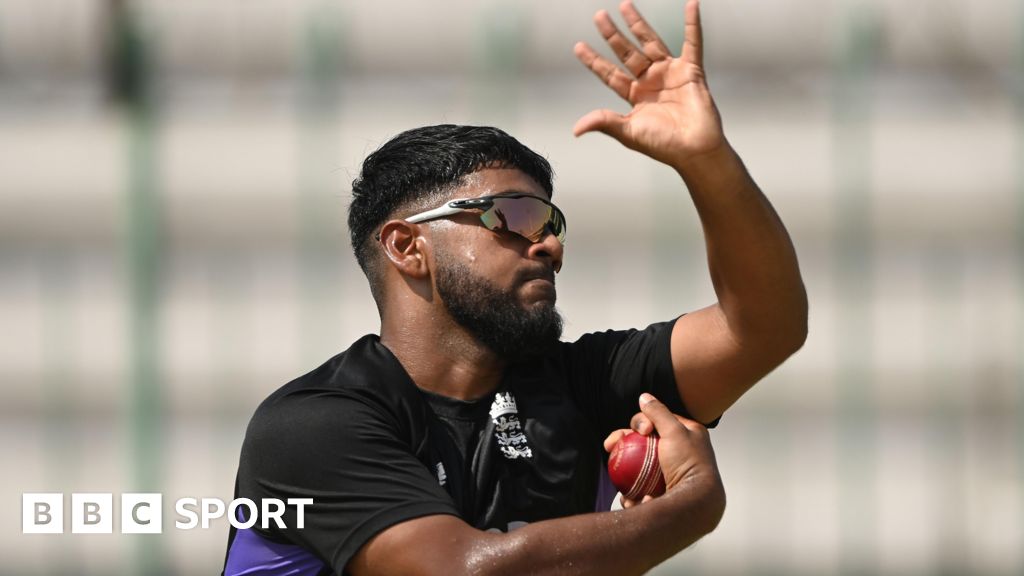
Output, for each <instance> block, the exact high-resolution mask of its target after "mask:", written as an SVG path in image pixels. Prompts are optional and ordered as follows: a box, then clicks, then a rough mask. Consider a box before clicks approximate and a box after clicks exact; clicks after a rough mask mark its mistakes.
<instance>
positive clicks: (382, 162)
mask: <svg viewBox="0 0 1024 576" xmlns="http://www.w3.org/2000/svg"><path fill="white" fill-rule="evenodd" d="M482 168H517V169H519V170H522V171H523V172H524V173H525V174H527V175H528V176H530V177H531V178H533V179H534V180H535V181H536V182H537V184H539V185H540V186H541V187H542V188H543V189H544V191H545V192H547V193H548V196H550V195H551V193H552V187H551V179H552V175H553V174H552V171H551V164H549V163H548V161H547V160H545V159H544V157H543V156H541V155H539V154H537V153H536V152H534V151H533V150H530V149H529V148H527V147H526V146H524V145H523V144H522V143H520V142H519V141H518V140H516V139H515V138H513V137H511V136H509V135H508V134H506V133H505V132H503V131H501V130H499V129H497V128H492V127H489V126H457V125H454V124H441V125H438V126H424V127H422V128H414V129H412V130H407V131H405V132H402V133H401V134H399V135H398V136H395V137H394V138H392V139H391V140H389V141H387V142H386V143H385V144H384V145H383V146H381V147H380V148H378V149H377V150H376V151H374V152H373V153H372V154H370V155H369V156H367V157H366V160H364V161H363V167H362V170H361V171H360V173H359V177H358V178H356V179H355V181H353V182H352V203H351V204H350V205H349V208H348V228H349V234H350V235H351V238H352V250H353V251H354V252H355V255H356V260H357V261H358V262H359V267H360V268H362V269H363V272H364V273H365V274H366V276H367V278H368V279H369V280H370V288H371V290H372V291H373V293H374V296H375V297H376V296H377V286H375V284H376V278H375V276H376V274H375V273H374V271H373V260H374V259H373V258H372V248H373V242H372V240H373V239H374V237H375V236H376V232H377V229H378V228H379V227H380V226H381V225H383V224H384V223H385V222H387V221H388V220H389V219H391V218H392V217H393V215H394V214H395V213H396V212H398V211H399V210H402V209H405V208H408V207H410V206H413V205H418V204H423V203H424V201H425V200H432V201H433V200H435V199H437V200H438V201H440V198H439V197H440V196H441V195H443V194H446V193H448V192H450V191H451V189H452V188H454V187H456V186H458V185H459V184H460V183H461V181H462V179H463V177H465V176H467V175H469V174H472V173H473V172H476V171H477V170H480V169H482ZM425 208H426V207H425Z"/></svg>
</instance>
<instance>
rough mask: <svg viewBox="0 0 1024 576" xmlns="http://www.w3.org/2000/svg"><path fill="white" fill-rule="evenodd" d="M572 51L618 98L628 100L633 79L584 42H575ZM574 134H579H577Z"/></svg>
mask: <svg viewBox="0 0 1024 576" xmlns="http://www.w3.org/2000/svg"><path fill="white" fill-rule="evenodd" d="M573 53H574V54H576V58H577V59H579V61H580V62H582V63H583V65H584V66H586V67H587V68H590V71H591V72H593V73H594V75H595V76H597V77H598V78H600V79H601V81H602V82H604V83H605V84H606V85H607V86H608V87H609V88H611V89H612V90H614V91H615V93H616V94H618V95H619V97H620V98H622V99H623V100H629V87H630V86H631V85H632V84H633V79H632V78H630V77H629V75H628V74H626V73H625V72H623V71H622V70H621V69H619V67H618V66H616V65H615V64H612V63H611V62H609V61H608V60H606V59H605V58H602V57H601V55H600V54H598V53H597V52H595V51H594V49H593V48H591V47H590V45H588V44H587V43H586V42H577V43H576V46H575V47H574V48H573ZM576 135H577V136H579V134H576Z"/></svg>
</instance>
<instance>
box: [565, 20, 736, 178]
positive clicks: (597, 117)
mask: <svg viewBox="0 0 1024 576" xmlns="http://www.w3.org/2000/svg"><path fill="white" fill-rule="evenodd" d="M619 10H620V11H621V12H622V17H623V18H624V19H625V21H626V24H627V25H628V26H629V30H630V31H631V32H632V33H633V35H634V36H635V37H636V39H637V40H638V41H639V43H640V46H639V47H638V46H637V45H636V44H635V43H633V41H632V40H630V39H629V38H627V37H626V36H624V35H623V34H622V33H621V32H620V31H619V29H618V27H616V26H615V24H614V23H613V22H612V19H611V17H610V16H609V15H608V12H607V11H605V10H601V11H599V12H598V13H597V14H595V15H594V24H595V25H596V26H597V29H598V31H599V32H600V33H601V35H602V36H603V37H604V39H605V40H606V41H607V42H608V45H609V46H610V47H611V49H612V51H614V52H615V54H616V56H618V58H619V60H620V61H621V62H622V66H623V67H624V68H625V70H623V68H620V67H619V66H617V65H615V64H613V63H612V62H610V61H608V60H607V59H605V58H603V57H601V56H600V55H598V54H597V52H595V51H594V49H593V48H591V47H590V46H589V45H588V44H587V43H586V42H578V43H577V44H576V47H575V49H574V52H575V53H576V57H577V58H579V60H580V62H582V63H583V64H584V65H585V66H586V67H587V68H589V69H590V70H591V71H592V72H593V73H594V74H596V75H597V77H598V78H600V79H601V81H602V82H604V83H605V84H606V85H607V86H608V87H609V88H611V89H612V90H613V91H614V92H615V93H616V94H618V95H619V96H620V97H622V98H623V99H624V100H626V101H627V102H629V103H630V104H631V105H632V106H633V109H632V110H631V111H630V112H629V113H627V114H625V115H623V114H619V113H617V112H615V111H613V110H608V109H601V110H593V111H591V112H589V113H587V114H586V115H584V116H583V117H582V118H580V119H579V120H578V121H577V122H576V125H575V126H574V127H573V134H575V135H576V136H579V135H581V134H585V133H587V132H593V131H597V132H604V133H605V134H608V135H609V136H611V137H612V138H615V139H616V140H618V141H619V142H621V143H622V144H623V145H624V146H626V147H627V148H630V149H632V150H636V151H638V152H641V153H643V154H646V155H648V156H650V157H652V158H654V159H655V160H658V161H661V162H664V163H666V164H668V165H670V166H673V167H674V168H676V169H678V170H682V169H684V168H685V166H686V165H687V163H689V162H690V161H692V160H694V159H695V158H697V157H699V156H702V155H705V154H709V153H713V152H716V151H718V150H719V149H720V148H722V146H723V144H724V143H725V138H724V136H723V134H722V121H721V118H720V117H719V115H718V110H717V108H716V107H715V103H714V101H713V100H712V98H711V92H710V91H709V90H708V86H707V82H706V81H705V76H704V63H703V54H702V52H703V43H702V38H701V24H700V6H699V2H698V0H689V1H688V2H687V4H686V40H685V41H684V43H683V48H682V53H681V54H680V56H679V57H678V58H676V57H673V56H672V53H671V52H670V51H669V49H668V48H667V47H666V46H665V43H664V42H662V40H661V38H660V37H659V36H658V34H657V33H656V32H655V31H654V29H653V28H651V26H650V25H649V24H648V23H647V21H646V20H644V18H643V17H642V16H641V15H640V13H639V12H638V11H637V9H636V7H634V6H633V4H632V2H631V1H630V0H625V1H624V2H622V4H621V5H620V6H619Z"/></svg>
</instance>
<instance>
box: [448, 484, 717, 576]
mask: <svg viewBox="0 0 1024 576" xmlns="http://www.w3.org/2000/svg"><path fill="white" fill-rule="evenodd" d="M724 507H725V493H724V491H723V489H722V485H721V481H720V480H719V479H718V477H717V473H715V476H714V477H709V476H704V477H693V478H691V479H689V480H687V481H686V482H685V483H681V484H680V485H678V486H676V487H675V488H673V489H672V490H670V491H669V492H668V493H666V494H665V495H664V496H663V497H661V498H656V499H654V500H652V501H650V502H647V503H644V504H642V505H639V506H634V507H632V508H630V509H628V510H619V511H615V512H601V513H595V514H584V515H579V516H571V517H567V518H559V519H556V520H548V521H544V522H538V523H535V524H530V525H528V526H525V527H523V528H521V529H519V530H516V531H513V532H511V533H509V534H503V535H494V537H493V538H489V539H486V540H482V541H480V542H478V543H477V545H475V546H473V547H472V548H471V549H470V550H468V551H467V554H466V556H465V559H466V568H467V570H466V572H467V573H471V574H476V573H479V574H506V573H507V574H608V575H622V574H642V573H644V572H646V571H647V570H649V569H650V568H651V567H653V566H655V565H657V564H658V563H660V562H662V561H664V560H665V559H667V558H669V557H671V556H672V555H674V554H676V553H677V552H679V551H680V550H682V549H683V548H685V547H687V546H689V545H690V544H692V543H693V542H696V541H697V540H698V539H699V538H701V537H702V536H704V535H705V534H707V533H709V532H711V531H712V530H713V529H714V528H715V526H717V524H718V521H719V520H720V519H721V516H722V512H723V511H724Z"/></svg>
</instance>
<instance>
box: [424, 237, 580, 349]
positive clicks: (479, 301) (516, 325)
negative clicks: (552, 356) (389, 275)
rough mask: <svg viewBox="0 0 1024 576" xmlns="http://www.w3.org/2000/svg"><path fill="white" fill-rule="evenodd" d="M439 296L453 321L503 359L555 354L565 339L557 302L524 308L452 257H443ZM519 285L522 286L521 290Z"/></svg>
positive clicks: (511, 293) (509, 293)
mask: <svg viewBox="0 0 1024 576" xmlns="http://www.w3.org/2000/svg"><path fill="white" fill-rule="evenodd" d="M437 262H438V270H437V292H438V294H439V295H440V297H441V301H442V302H444V304H445V306H447V308H448V312H449V313H450V314H451V316H452V318H453V319H454V320H455V322H456V323H458V324H459V325H460V326H462V327H463V328H465V329H466V330H467V331H468V332H469V333H470V334H472V335H473V337H474V338H476V340H477V341H478V342H480V343H481V344H483V345H484V346H486V347H487V348H489V349H490V350H491V351H492V352H494V353H495V354H497V355H498V356H500V357H502V358H505V359H506V360H510V361H516V360H520V359H523V358H525V357H527V356H532V355H536V354H543V353H545V352H548V351H550V350H552V349H553V348H554V346H555V344H557V343H558V339H559V338H560V337H561V336H562V316H561V315H560V314H559V313H558V310H557V309H555V304H554V302H540V303H537V304H534V305H533V306H529V307H527V306H523V305H522V304H520V303H519V302H518V299H517V298H516V295H515V291H514V290H515V287H513V288H512V289H510V290H508V291H503V290H502V289H500V288H499V287H498V286H495V285H494V284H493V283H491V282H490V281H488V280H487V279H485V278H482V277H480V276H478V275H476V274H475V273H474V272H473V271H472V269H470V267H469V266H467V265H465V264H463V263H461V262H456V261H455V259H454V258H452V257H450V256H449V255H447V254H438V255H437ZM518 284H519V283H518V282H517V283H516V285H518Z"/></svg>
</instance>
